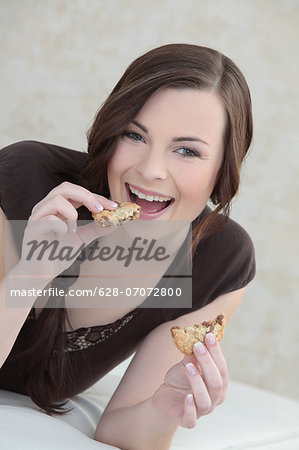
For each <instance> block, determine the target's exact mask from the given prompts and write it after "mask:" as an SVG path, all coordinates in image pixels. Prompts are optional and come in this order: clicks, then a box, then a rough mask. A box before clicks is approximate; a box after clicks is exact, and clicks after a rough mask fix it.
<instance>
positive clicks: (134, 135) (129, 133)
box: [122, 131, 143, 141]
mask: <svg viewBox="0 0 299 450" xmlns="http://www.w3.org/2000/svg"><path fill="white" fill-rule="evenodd" d="M122 136H125V137H128V138H129V139H132V141H143V137H142V136H140V134H138V133H135V132H134V131H124V133H122Z"/></svg>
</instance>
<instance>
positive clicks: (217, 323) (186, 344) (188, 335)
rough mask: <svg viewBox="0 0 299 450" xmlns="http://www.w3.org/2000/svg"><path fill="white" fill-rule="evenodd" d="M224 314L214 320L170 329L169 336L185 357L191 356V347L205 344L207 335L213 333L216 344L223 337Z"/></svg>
mask: <svg viewBox="0 0 299 450" xmlns="http://www.w3.org/2000/svg"><path fill="white" fill-rule="evenodd" d="M225 325H226V318H225V314H219V315H218V316H217V317H216V319H214V320H206V321H204V322H201V323H199V324H196V325H191V326H188V327H177V326H175V327H172V328H171V330H170V331H171V335H172V338H173V341H174V343H175V345H176V347H177V348H178V349H179V350H180V351H181V352H182V353H184V354H185V355H193V345H194V344H196V342H198V341H200V342H202V343H203V344H204V343H205V336H206V334H207V333H214V334H215V336H216V338H217V340H218V342H220V341H221V340H222V338H223V335H224V329H225Z"/></svg>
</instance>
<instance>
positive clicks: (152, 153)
mask: <svg viewBox="0 0 299 450" xmlns="http://www.w3.org/2000/svg"><path fill="white" fill-rule="evenodd" d="M136 170H137V172H138V174H139V175H140V176H142V177H143V178H144V179H145V180H148V181H153V180H166V179H167V176H168V170H167V165H166V161H165V157H164V155H163V154H162V152H161V151H160V150H159V149H151V150H149V151H148V153H147V154H146V155H143V156H142V158H141V159H140V161H139V162H138V164H137V167H136Z"/></svg>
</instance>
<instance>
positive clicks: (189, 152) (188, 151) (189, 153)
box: [178, 147, 199, 158]
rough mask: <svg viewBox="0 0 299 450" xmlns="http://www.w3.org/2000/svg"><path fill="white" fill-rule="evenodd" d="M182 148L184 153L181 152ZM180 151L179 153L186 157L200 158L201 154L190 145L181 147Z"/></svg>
mask: <svg viewBox="0 0 299 450" xmlns="http://www.w3.org/2000/svg"><path fill="white" fill-rule="evenodd" d="M180 150H183V151H184V153H180V152H179V151H180ZM178 153H179V155H182V156H184V157H185V158H198V157H199V154H198V153H197V152H196V151H195V150H192V149H191V148H188V147H181V148H179V149H178Z"/></svg>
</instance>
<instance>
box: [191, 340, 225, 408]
mask: <svg viewBox="0 0 299 450" xmlns="http://www.w3.org/2000/svg"><path fill="white" fill-rule="evenodd" d="M193 351H194V355H195V357H196V359H197V361H198V363H199V365H200V367H201V370H202V376H203V379H204V382H205V384H206V387H207V390H208V393H209V396H210V398H211V402H212V404H213V405H214V407H215V406H216V405H217V404H218V402H219V401H220V398H221V396H222V390H223V381H222V377H221V375H220V372H219V370H218V367H217V366H216V364H215V362H214V360H213V358H212V356H211V355H210V353H209V352H208V350H207V348H206V347H205V345H203V344H202V343H201V342H197V343H196V344H195V345H194V346H193Z"/></svg>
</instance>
